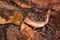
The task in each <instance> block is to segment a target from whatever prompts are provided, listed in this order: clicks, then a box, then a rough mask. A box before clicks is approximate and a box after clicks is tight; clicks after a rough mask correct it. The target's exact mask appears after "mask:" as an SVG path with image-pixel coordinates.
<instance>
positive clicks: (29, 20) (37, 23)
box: [24, 10, 51, 28]
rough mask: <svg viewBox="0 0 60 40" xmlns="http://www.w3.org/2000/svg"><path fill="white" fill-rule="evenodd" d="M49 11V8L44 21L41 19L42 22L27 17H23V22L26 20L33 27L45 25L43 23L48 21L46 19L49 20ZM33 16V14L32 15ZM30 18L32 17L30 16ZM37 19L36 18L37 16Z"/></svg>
mask: <svg viewBox="0 0 60 40" xmlns="http://www.w3.org/2000/svg"><path fill="white" fill-rule="evenodd" d="M50 11H51V10H48V12H47V15H46V19H45V21H43V22H41V21H32V20H31V19H29V18H27V17H26V19H25V21H24V22H26V23H27V24H29V25H31V26H33V27H34V28H39V27H43V26H45V25H46V24H47V23H48V21H49V17H50V15H51V13H50ZM33 16H34V15H33ZM31 18H32V17H31ZM33 19H34V18H33ZM37 19H38V18H37Z"/></svg>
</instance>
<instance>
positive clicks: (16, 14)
mask: <svg viewBox="0 0 60 40" xmlns="http://www.w3.org/2000/svg"><path fill="white" fill-rule="evenodd" d="M12 13H13V14H14V15H12V16H10V17H9V18H10V19H9V20H8V23H13V24H16V25H18V24H20V23H21V21H22V19H23V15H22V13H21V12H19V11H14V12H12Z"/></svg>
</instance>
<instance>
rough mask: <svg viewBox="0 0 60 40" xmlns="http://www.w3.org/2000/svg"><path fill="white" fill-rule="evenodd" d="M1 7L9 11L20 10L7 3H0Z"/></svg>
mask: <svg viewBox="0 0 60 40" xmlns="http://www.w3.org/2000/svg"><path fill="white" fill-rule="evenodd" d="M0 7H1V8H4V9H9V10H19V9H18V8H16V7H14V6H12V5H10V4H8V3H7V2H5V1H0Z"/></svg>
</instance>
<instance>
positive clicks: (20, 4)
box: [12, 0, 32, 8]
mask: <svg viewBox="0 0 60 40" xmlns="http://www.w3.org/2000/svg"><path fill="white" fill-rule="evenodd" d="M12 1H14V2H15V3H16V4H17V5H19V6H20V7H22V8H32V6H29V5H27V4H25V3H22V2H21V1H20V0H12Z"/></svg>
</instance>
